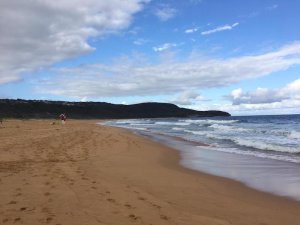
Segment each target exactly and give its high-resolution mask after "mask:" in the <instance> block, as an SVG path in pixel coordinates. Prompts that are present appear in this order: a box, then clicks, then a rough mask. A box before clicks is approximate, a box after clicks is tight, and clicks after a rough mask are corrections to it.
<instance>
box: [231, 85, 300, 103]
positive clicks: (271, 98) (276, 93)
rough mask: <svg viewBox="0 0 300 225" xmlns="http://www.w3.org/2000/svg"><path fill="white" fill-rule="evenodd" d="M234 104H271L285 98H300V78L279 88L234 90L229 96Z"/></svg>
mask: <svg viewBox="0 0 300 225" xmlns="http://www.w3.org/2000/svg"><path fill="white" fill-rule="evenodd" d="M229 99H230V100H232V104H233V105H241V104H269V103H278V102H283V101H285V100H300V79H297V80H295V81H293V82H291V83H289V84H287V85H286V86H284V87H282V88H279V89H268V88H257V89H256V90H254V91H250V92H243V91H242V89H241V88H239V89H236V90H233V91H232V92H231V94H230V96H229Z"/></svg>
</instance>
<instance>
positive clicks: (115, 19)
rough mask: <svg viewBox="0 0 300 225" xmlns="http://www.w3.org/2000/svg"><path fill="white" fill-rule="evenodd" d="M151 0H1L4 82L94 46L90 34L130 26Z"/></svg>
mask: <svg viewBox="0 0 300 225" xmlns="http://www.w3.org/2000/svg"><path fill="white" fill-rule="evenodd" d="M146 2H148V0H127V1H123V0H112V1H99V0H61V1H59V3H57V2H56V1H52V0H31V1H19V0H2V1H1V2H0V15H1V20H0V34H1V38H0V48H1V54H0V61H1V64H0V84H3V83H8V82H13V81H17V80H19V79H20V78H21V74H23V73H26V72H30V71H33V70H37V69H40V68H42V67H45V66H49V65H51V64H53V63H56V62H59V61H62V60H65V59H70V58H73V57H77V56H80V55H83V54H87V53H89V52H91V51H93V50H95V49H94V48H93V47H92V46H91V45H90V44H89V42H88V39H90V38H96V37H98V36H101V35H106V34H111V33H114V32H116V31H118V30H120V29H124V28H126V27H128V26H129V24H130V23H131V20H132V16H133V14H134V13H136V12H138V11H140V10H141V9H142V7H143V5H144V4H145V3H146Z"/></svg>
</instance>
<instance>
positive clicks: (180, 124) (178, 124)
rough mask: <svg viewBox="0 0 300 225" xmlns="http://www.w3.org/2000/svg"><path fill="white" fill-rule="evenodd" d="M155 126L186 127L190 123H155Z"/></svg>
mask: <svg viewBox="0 0 300 225" xmlns="http://www.w3.org/2000/svg"><path fill="white" fill-rule="evenodd" d="M155 124H157V125H175V126H188V125H190V124H191V123H188V122H155Z"/></svg>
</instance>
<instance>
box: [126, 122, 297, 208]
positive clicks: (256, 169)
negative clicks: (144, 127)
mask: <svg viewBox="0 0 300 225" xmlns="http://www.w3.org/2000/svg"><path fill="white" fill-rule="evenodd" d="M122 129H127V128H122ZM128 130H129V131H131V132H133V133H134V134H137V135H141V136H142V137H146V138H148V139H150V140H152V141H156V142H158V143H160V144H163V145H165V146H167V147H170V148H172V149H174V151H177V152H178V154H179V155H180V160H179V162H178V163H179V164H180V165H181V166H183V167H184V168H187V169H191V170H193V171H196V172H200V173H205V174H208V175H212V176H217V177H222V178H226V179H230V180H233V181H237V182H240V183H242V184H243V185H245V186H246V187H248V188H251V189H255V190H257V191H261V192H264V193H268V194H272V195H275V196H279V197H284V198H288V199H291V200H295V201H298V202H300V195H299V191H298V188H297V187H296V188H295V186H296V184H289V183H288V182H289V179H292V178H294V177H298V171H299V167H298V165H295V164H294V163H293V162H289V161H280V160H275V159H269V158H260V157H255V156H252V155H241V154H235V153H231V152H223V151H212V150H210V149H207V148H206V147H209V145H207V144H205V143H203V142H196V141H189V140H186V139H184V138H181V137H176V136H171V135H166V134H163V133H155V132H148V131H147V132H146V131H139V130H137V131H136V130H134V129H133V130H131V129H128ZM197 154H198V157H197ZM195 157H196V158H197V160H195ZM194 161H195V162H194ZM207 162H209V163H207ZM229 162H230V163H229ZM249 162H250V163H249ZM203 164H204V165H203ZM214 164H215V165H217V166H214ZM219 164H220V165H221V166H218V165H219ZM224 166H225V167H224ZM231 167H234V168H235V169H234V171H235V172H234V175H233V174H230V172H232V170H231ZM278 168H279V169H278ZM227 170H228V171H227ZM278 170H283V171H284V170H288V172H289V174H283V173H282V172H280V173H278ZM226 171H227V172H226ZM252 174H263V175H260V176H257V175H256V176H255V181H252V180H251V177H253V175H252ZM279 175H285V176H284V178H282V177H279ZM270 177H274V179H271V180H270ZM264 178H267V180H268V181H267V182H264V180H265V179H264ZM283 179H285V180H286V184H285V185H286V186H285V188H287V190H283V189H282V188H280V184H281V182H282V181H283ZM270 183H272V185H270ZM275 184H277V185H275ZM274 186H275V187H274Z"/></svg>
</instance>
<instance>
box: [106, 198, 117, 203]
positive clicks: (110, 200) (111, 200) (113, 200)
mask: <svg viewBox="0 0 300 225" xmlns="http://www.w3.org/2000/svg"><path fill="white" fill-rule="evenodd" d="M106 200H107V201H109V202H113V203H115V202H116V200H115V199H113V198H107V199H106Z"/></svg>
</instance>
